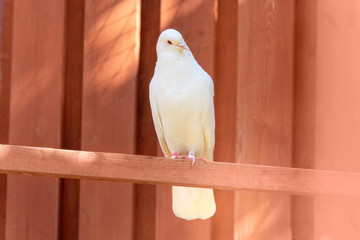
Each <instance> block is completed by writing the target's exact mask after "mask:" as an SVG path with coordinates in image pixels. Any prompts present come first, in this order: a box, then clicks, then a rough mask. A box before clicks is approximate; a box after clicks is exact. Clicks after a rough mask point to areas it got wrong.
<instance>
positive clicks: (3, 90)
mask: <svg viewBox="0 0 360 240" xmlns="http://www.w3.org/2000/svg"><path fill="white" fill-rule="evenodd" d="M12 14H13V2H12V0H8V1H1V2H0V21H1V22H0V27H1V29H0V31H1V32H0V34H1V38H0V43H1V62H0V64H1V65H0V67H1V73H0V74H1V75H0V143H8V142H9V118H10V116H9V111H10V79H11V76H10V73H11V42H12ZM6 191H7V175H6V174H1V175H0V240H4V239H5V219H6Z"/></svg>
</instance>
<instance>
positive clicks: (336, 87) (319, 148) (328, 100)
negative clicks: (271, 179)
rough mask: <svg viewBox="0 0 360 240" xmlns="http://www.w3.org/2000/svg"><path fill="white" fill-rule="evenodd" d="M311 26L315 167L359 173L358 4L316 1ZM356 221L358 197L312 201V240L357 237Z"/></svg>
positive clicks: (359, 213)
mask: <svg viewBox="0 0 360 240" xmlns="http://www.w3.org/2000/svg"><path fill="white" fill-rule="evenodd" d="M316 25H317V31H316V40H317V42H316V83H315V93H316V97H315V103H314V104H316V105H315V106H316V108H315V119H316V121H315V126H314V131H315V133H314V135H315V141H314V145H315V160H316V161H315V168H317V169H329V170H336V171H356V172H360V161H359V159H360V152H359V151H358V146H359V139H360V128H359V120H360V111H359V108H358V103H359V102H360V94H359V89H360V82H359V79H360V68H359V62H360V46H359V44H358V43H359V42H360V31H359V30H360V28H359V26H360V2H359V1H356V0H351V1H346V2H341V3H340V2H338V1H334V0H331V1H324V0H318V1H317V15H316ZM340 156H341V159H339V157H340ZM325 158H326V160H325ZM359 219H360V206H359V200H358V199H352V198H346V199H343V198H335V197H334V198H333V197H332V198H330V197H329V198H325V197H321V198H320V197H317V198H315V201H314V239H326V238H327V239H359V238H360V232H359V229H360V221H359Z"/></svg>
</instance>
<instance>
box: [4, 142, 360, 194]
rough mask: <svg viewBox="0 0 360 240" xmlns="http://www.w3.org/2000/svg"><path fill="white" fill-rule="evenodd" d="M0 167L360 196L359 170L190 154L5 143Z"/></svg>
mask: <svg viewBox="0 0 360 240" xmlns="http://www.w3.org/2000/svg"><path fill="white" fill-rule="evenodd" d="M0 173H8V174H12V173H18V174H25V175H39V176H51V177H61V178H79V179H97V180H108V181H127V182H137V183H146V184H170V185H183V186H193V187H212V188H215V189H224V190H255V191H273V192H277V193H287V194H300V195H319V194H320V195H322V194H331V195H347V196H360V173H355V172H340V171H325V170H311V169H300V168H288V167H273V166H262V165H251V164H239V163H220V162H205V161H202V160H198V161H196V163H195V165H194V166H192V165H191V160H189V159H183V160H169V159H166V158H162V157H150V156H141V155H131V154H118V153H103V152H87V151H74V150H61V149H54V148H39V147H23V146H14V145H3V144H0ZM180 173H181V174H180Z"/></svg>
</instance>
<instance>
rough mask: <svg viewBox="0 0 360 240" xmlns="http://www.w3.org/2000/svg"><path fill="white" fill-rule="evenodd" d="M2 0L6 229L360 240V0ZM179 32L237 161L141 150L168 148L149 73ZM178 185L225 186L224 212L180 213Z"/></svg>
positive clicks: (44, 234) (9, 233)
mask: <svg viewBox="0 0 360 240" xmlns="http://www.w3.org/2000/svg"><path fill="white" fill-rule="evenodd" d="M0 6H1V79H0V81H1V82H0V143H2V144H9V145H0V172H2V173H9V174H8V175H5V174H3V175H1V176H0V213H1V216H3V217H2V218H0V234H1V235H0V239H7V240H15V239H31V240H38V239H72V240H73V239H81V240H85V239H86V240H88V239H105V240H107V239H109V240H112V239H125V240H130V239H144V240H145V239H146V240H165V239H174V240H177V239H201V240H202V239H204V240H210V239H215V240H218V239H220V240H228V239H229V240H230V239H358V238H360V234H359V233H358V229H360V204H359V195H360V193H359V191H360V190H359V189H360V187H359V182H360V181H359V174H360V173H359V172H360V152H359V151H358V145H359V142H360V111H359V108H358V103H359V102H360V94H359V89H360V82H359V79H360V68H359V67H358V62H360V47H359V44H358V43H359V42H360V31H359V29H360V3H358V1H357V0H349V1H346V2H339V1H335V0H327V1H325V0H291V1H280V0H269V1H265V0H239V1H234V0H229V1H220V0H213V1H207V0H195V1H180V0H174V1H164V0H163V1H160V0H149V1H146V0H142V1H140V0H136V1H130V0H128V1H125V0H61V1H48V0H36V1H35V0H2V1H0ZM170 27H171V28H175V29H177V30H179V31H180V32H181V33H182V34H183V36H184V38H185V40H186V42H187V44H188V46H189V47H190V49H191V50H192V52H193V54H194V55H195V57H196V59H197V60H198V62H199V63H200V65H202V66H203V68H204V69H205V70H206V71H207V72H208V73H209V74H210V75H211V76H212V78H213V80H214V83H215V111H216V149H215V161H226V162H231V163H226V164H225V163H208V164H205V163H202V162H199V164H196V166H194V167H193V168H189V167H188V165H187V164H188V162H187V161H186V160H184V161H178V162H171V161H170V160H165V159H163V158H151V157H140V156H139V157H137V156H135V154H136V155H151V156H156V155H159V156H161V152H160V150H159V148H158V146H157V139H156V135H155V131H154V128H153V126H152V119H151V116H150V107H149V103H148V84H149V81H150V79H151V77H152V74H153V69H154V66H155V61H156V55H155V44H156V41H157V37H158V35H159V33H160V32H161V31H162V30H164V29H166V28H170ZM13 145H25V146H33V147H50V148H51V149H44V148H27V147H18V146H13ZM57 148H62V149H71V150H82V151H80V152H78V151H74V152H72V151H62V150H56V149H57ZM100 152H110V153H107V154H104V153H100ZM116 153H122V154H116ZM123 154H131V155H123ZM149 161H150V162H151V164H149ZM229 164H234V165H229ZM244 164H249V165H244ZM254 164H255V165H254ZM157 166H158V167H159V168H157ZM269 166H276V167H269ZM141 168H143V169H141ZM295 168H302V169H295ZM304 168H314V169H320V170H306V169H304ZM140 170H143V172H141V171H140ZM170 170H171V171H170ZM323 170H331V171H323ZM351 172H352V173H351ZM16 173H25V175H24V174H16ZM170 173H171V174H170ZM26 174H30V175H33V174H34V175H45V176H27V175H26ZM152 174H154V175H152ZM177 174H178V175H177ZM180 174H184V175H185V176H188V178H187V179H188V180H187V181H184V180H181V179H183V178H179V177H178V176H179V175H180ZM196 174H202V175H201V176H202V178H201V179H200V180H199V179H196V178H194V175H196ZM211 174H214V178H211ZM51 176H52V177H51ZM54 176H55V177H54ZM196 176H197V175H196ZM62 177H67V178H62ZM79 179H80V180H79ZM96 179H101V180H112V181H99V180H96ZM207 179H208V180H209V181H210V183H209V182H208V181H205V180H207ZM113 180H116V181H113ZM129 181H130V183H129ZM125 182H126V183H125ZM144 182H146V183H153V184H146V185H143V184H139V183H144ZM154 183H155V184H157V185H154ZM169 184H184V185H196V186H209V185H210V186H214V187H215V188H216V189H223V190H217V191H216V196H215V198H216V201H217V212H216V214H215V216H214V217H213V218H212V219H210V220H206V221H200V220H196V221H190V222H188V221H183V220H181V219H178V218H176V217H175V216H174V215H173V214H172V211H171V191H170V190H171V187H170V185H169ZM234 189H235V190H236V191H234ZM248 190H253V191H248ZM264 190H265V192H264ZM269 191H270V192H269ZM303 194H305V195H303ZM328 194H330V195H328ZM334 194H335V195H336V196H333V195H334ZM300 195H301V196H300Z"/></svg>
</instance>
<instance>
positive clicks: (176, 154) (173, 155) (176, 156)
mask: <svg viewBox="0 0 360 240" xmlns="http://www.w3.org/2000/svg"><path fill="white" fill-rule="evenodd" d="M178 157H179V154H178V153H177V152H173V154H172V155H171V159H176V158H178Z"/></svg>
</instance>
